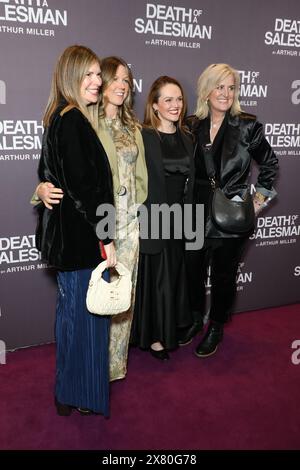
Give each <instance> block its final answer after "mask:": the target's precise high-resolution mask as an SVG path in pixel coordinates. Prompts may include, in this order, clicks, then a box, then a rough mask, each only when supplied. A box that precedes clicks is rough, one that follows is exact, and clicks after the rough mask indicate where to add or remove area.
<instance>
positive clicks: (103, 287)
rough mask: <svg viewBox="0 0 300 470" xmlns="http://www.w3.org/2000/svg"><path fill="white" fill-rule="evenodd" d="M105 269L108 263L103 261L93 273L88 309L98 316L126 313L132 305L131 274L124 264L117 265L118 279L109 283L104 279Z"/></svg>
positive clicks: (90, 282) (88, 295)
mask: <svg viewBox="0 0 300 470" xmlns="http://www.w3.org/2000/svg"><path fill="white" fill-rule="evenodd" d="M105 269H106V261H102V263H100V264H99V265H98V266H97V268H95V269H94V270H93V271H92V274H91V277H90V281H89V287H88V291H87V296H86V306H87V309H88V310H89V312H91V313H95V314H97V315H117V314H118V313H121V312H126V310H128V309H129V307H130V304H131V289H132V281H131V273H130V271H129V270H128V269H127V268H126V267H125V266H124V265H123V264H122V263H117V264H116V266H115V270H116V272H117V276H116V278H115V279H112V280H111V282H107V281H105V280H104V279H103V278H102V273H103V271H104V270H105Z"/></svg>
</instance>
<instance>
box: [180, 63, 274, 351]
mask: <svg viewBox="0 0 300 470" xmlns="http://www.w3.org/2000/svg"><path fill="white" fill-rule="evenodd" d="M239 84H240V80H239V74H238V72H237V71H236V70H235V69H233V68H232V67H230V66H229V65H227V64H212V65H210V66H209V67H207V68H206V69H205V70H204V72H203V73H202V74H201V75H200V77H199V79H198V90H197V91H198V101H197V109H196V115H195V116H192V117H190V118H189V119H188V124H189V127H190V130H191V132H192V134H193V136H194V145H195V186H194V203H196V204H204V211H205V242H204V246H203V248H202V249H201V250H197V251H188V252H187V268H188V284H189V289H190V300H191V305H192V310H193V316H194V324H193V326H192V328H190V329H189V330H188V331H187V332H186V335H185V337H183V338H182V341H181V344H182V345H183V344H188V343H189V342H190V341H191V340H192V338H193V336H194V335H195V334H196V333H197V332H198V331H201V329H202V327H203V315H204V308H205V294H206V292H205V282H206V279H207V268H208V266H209V265H210V266H211V274H210V279H211V305H210V313H209V318H210V321H209V325H208V329H207V331H206V334H205V335H204V337H203V338H202V340H201V341H200V344H199V345H198V346H197V348H196V351H195V353H196V355H197V356H198V357H207V356H210V355H211V354H214V353H215V352H216V350H217V347H218V344H219V342H220V341H221V340H222V337H223V326H224V324H225V323H226V322H227V321H228V319H229V317H230V314H231V310H232V306H233V302H234V297H235V293H236V284H235V280H236V274H237V269H238V264H239V261H240V259H241V255H242V252H243V248H244V246H245V243H246V241H247V239H248V237H249V235H250V234H249V233H248V234H247V233H246V234H242V235H241V234H238V233H225V232H224V231H221V230H220V229H219V228H217V227H216V226H215V225H214V223H213V221H212V219H211V217H210V216H209V214H208V207H209V201H210V198H211V195H212V186H211V184H210V181H209V177H208V173H207V170H208V171H209V168H208V166H207V164H206V163H205V157H204V152H205V151H206V149H207V148H209V155H207V157H206V158H210V159H211V160H212V162H213V167H214V169H215V177H216V180H217V182H218V185H219V187H220V188H222V190H223V192H224V194H225V195H226V196H227V197H228V198H230V199H231V198H235V199H237V200H242V199H243V198H244V196H245V194H246V192H247V188H248V186H249V182H248V179H249V172H250V166H251V163H252V159H253V160H255V162H256V163H257V165H258V168H259V172H258V177H257V183H256V193H255V194H254V197H253V204H254V211H255V214H257V213H258V212H259V211H260V210H261V209H262V208H263V207H264V205H266V202H267V201H269V200H270V199H272V198H273V197H274V196H275V194H276V192H275V190H274V189H273V181H274V179H275V176H276V173H277V158H276V156H275V154H274V152H273V150H272V149H271V147H270V145H269V143H268V142H267V140H266V138H265V136H264V134H263V126H262V124H260V123H259V122H258V121H257V120H256V117H255V116H253V115H250V114H246V113H243V112H242V111H241V108H240V104H239V101H238V96H239ZM211 160H210V162H211Z"/></svg>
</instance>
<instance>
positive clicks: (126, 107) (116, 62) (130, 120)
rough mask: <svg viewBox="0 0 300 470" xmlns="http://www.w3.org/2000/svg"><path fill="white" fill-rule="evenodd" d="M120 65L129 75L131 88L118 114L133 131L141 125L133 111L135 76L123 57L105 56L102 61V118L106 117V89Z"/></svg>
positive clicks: (123, 122)
mask: <svg viewBox="0 0 300 470" xmlns="http://www.w3.org/2000/svg"><path fill="white" fill-rule="evenodd" d="M120 65H122V66H123V67H124V68H125V70H126V73H127V75H128V85H129V90H128V95H127V97H126V99H125V100H124V102H123V104H122V106H119V109H118V116H119V118H120V119H121V122H122V124H123V125H124V126H126V127H127V128H128V129H129V130H130V131H131V132H134V131H135V129H136V128H137V127H141V126H140V125H139V124H138V120H137V118H136V117H135V114H134V112H133V77H132V72H131V70H130V68H129V67H128V64H127V62H125V60H123V59H121V57H116V56H110V57H105V58H104V59H103V60H102V62H101V72H102V74H101V75H102V89H101V100H100V118H103V117H105V107H106V105H107V100H106V98H105V90H106V89H107V87H109V85H110V84H111V83H112V82H113V80H114V78H115V76H116V73H117V69H118V67H119V66H120Z"/></svg>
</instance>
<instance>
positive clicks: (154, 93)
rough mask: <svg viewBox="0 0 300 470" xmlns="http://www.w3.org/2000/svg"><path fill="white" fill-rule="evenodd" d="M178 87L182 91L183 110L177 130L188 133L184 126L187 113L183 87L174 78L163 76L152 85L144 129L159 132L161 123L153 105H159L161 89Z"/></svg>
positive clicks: (147, 102)
mask: <svg viewBox="0 0 300 470" xmlns="http://www.w3.org/2000/svg"><path fill="white" fill-rule="evenodd" d="M170 84H171V85H176V86H178V88H179V89H180V93H181V96H182V110H181V113H180V116H179V119H178V122H177V128H178V129H179V130H181V131H182V132H187V129H186V128H185V126H184V125H183V119H184V116H185V113H186V98H185V94H184V91H183V88H182V86H181V85H180V83H179V82H178V81H177V80H176V79H175V78H172V77H168V76H167V75H162V76H161V77H158V78H157V79H156V80H155V82H153V83H152V85H151V88H150V91H149V94H148V97H147V101H146V107H145V114H144V123H143V125H144V127H148V128H152V129H155V130H157V129H158V127H159V125H160V123H161V121H160V119H159V117H158V116H157V114H155V111H154V108H153V104H154V103H158V100H159V98H160V96H161V89H162V88H163V87H164V86H166V85H170Z"/></svg>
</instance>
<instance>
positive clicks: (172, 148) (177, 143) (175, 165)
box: [159, 131, 190, 176]
mask: <svg viewBox="0 0 300 470" xmlns="http://www.w3.org/2000/svg"><path fill="white" fill-rule="evenodd" d="M159 136H160V139H161V152H162V157H163V167H164V172H165V176H170V175H172V174H174V173H181V174H183V175H185V176H188V175H189V173H190V157H189V155H188V154H187V151H186V149H185V147H184V145H183V142H182V139H181V137H180V135H179V134H178V132H174V134H166V133H165V132H160V131H159Z"/></svg>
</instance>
